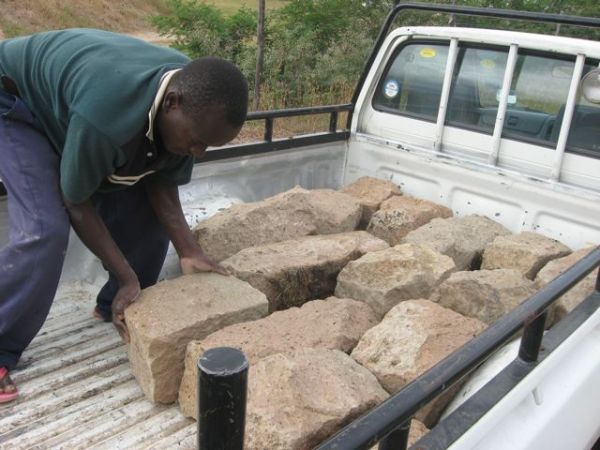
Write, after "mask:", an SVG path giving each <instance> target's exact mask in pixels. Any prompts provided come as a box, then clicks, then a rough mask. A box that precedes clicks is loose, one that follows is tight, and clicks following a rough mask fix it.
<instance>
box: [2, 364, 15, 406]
mask: <svg viewBox="0 0 600 450" xmlns="http://www.w3.org/2000/svg"><path fill="white" fill-rule="evenodd" d="M9 386H13V387H14V388H15V390H14V391H13V392H0V403H8V402H12V401H13V400H14V399H16V398H17V397H18V396H19V390H18V389H17V387H16V386H15V385H14V383H13V381H12V380H11V379H10V376H9V375H8V369H7V368H6V367H0V388H2V389H3V390H4V389H6V388H7V387H9Z"/></svg>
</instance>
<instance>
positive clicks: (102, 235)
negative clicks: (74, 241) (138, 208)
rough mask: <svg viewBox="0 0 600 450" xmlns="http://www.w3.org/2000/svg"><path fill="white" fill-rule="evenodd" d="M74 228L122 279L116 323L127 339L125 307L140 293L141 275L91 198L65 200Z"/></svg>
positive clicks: (114, 306)
mask: <svg viewBox="0 0 600 450" xmlns="http://www.w3.org/2000/svg"><path fill="white" fill-rule="evenodd" d="M65 205H66V207H67V211H68V213H69V216H70V218H71V225H72V226H73V229H74V230H75V232H76V233H77V235H78V236H79V238H80V239H81V240H82V242H83V243H84V244H85V246H86V247H87V248H89V249H90V250H91V251H92V252H93V253H94V254H95V255H96V256H97V257H98V258H100V260H101V261H102V263H103V264H104V265H105V266H106V268H107V270H108V271H109V272H110V273H112V274H113V275H114V276H115V277H116V278H117V280H118V282H119V290H118V291H117V294H116V296H115V298H114V299H113V303H112V316H113V324H114V325H115V327H116V328H117V330H118V332H119V334H120V335H121V337H122V338H123V340H124V341H125V342H129V333H128V331H127V327H126V325H125V316H124V312H125V308H126V307H127V306H128V305H129V304H130V303H132V302H134V301H135V299H136V298H137V297H138V296H139V295H140V283H139V281H138V278H137V275H136V274H135V272H134V271H133V269H132V268H131V266H130V265H129V263H128V262H127V260H126V259H125V257H124V256H123V253H121V250H119V247H118V246H117V244H116V243H115V241H114V240H113V238H112V237H111V235H110V233H109V232H108V229H107V228H106V225H104V222H103V221H102V219H101V218H100V216H99V215H98V213H97V212H96V208H95V207H94V205H93V204H92V202H91V201H90V200H86V201H84V202H83V203H77V204H74V203H70V202H68V201H66V200H65Z"/></svg>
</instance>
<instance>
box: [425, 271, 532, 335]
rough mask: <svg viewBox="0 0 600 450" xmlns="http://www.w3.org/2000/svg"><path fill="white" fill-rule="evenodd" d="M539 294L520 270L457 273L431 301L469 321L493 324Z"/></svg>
mask: <svg viewBox="0 0 600 450" xmlns="http://www.w3.org/2000/svg"><path fill="white" fill-rule="evenodd" d="M535 292H536V288H535V284H534V283H533V281H531V280H528V279H527V278H525V277H524V276H523V274H522V273H520V272H519V271H517V270H514V269H496V270H476V271H473V272H456V273H453V274H452V275H450V277H449V278H448V279H447V280H446V281H444V282H443V283H442V284H440V285H439V286H438V287H437V288H436V289H435V291H434V292H433V294H432V295H431V300H432V301H434V302H437V303H439V304H440V305H442V306H445V307H446V308H450V309H452V310H453V311H456V312H458V313H460V314H462V315H464V316H467V317H475V318H477V319H479V320H481V321H483V322H485V323H487V324H491V323H493V322H495V321H496V320H498V319H499V318H500V317H502V316H503V315H504V314H506V313H507V312H509V311H511V310H512V309H514V308H515V307H516V306H517V305H519V304H520V303H521V302H522V301H523V300H525V299H527V298H528V297H530V296H531V295H533V294H534V293H535Z"/></svg>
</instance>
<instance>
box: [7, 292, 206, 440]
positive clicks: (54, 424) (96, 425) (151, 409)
mask: <svg viewBox="0 0 600 450" xmlns="http://www.w3.org/2000/svg"><path fill="white" fill-rule="evenodd" d="M97 290H98V288H97V287H96V286H93V285H89V284H83V283H67V284H65V285H62V286H61V288H60V290H59V292H58V295H57V297H56V299H55V301H54V304H53V306H52V309H51V311H50V315H49V317H48V320H47V321H46V323H45V324H44V327H43V328H42V330H41V331H40V333H39V334H38V335H37V336H36V338H35V339H34V340H33V342H32V343H31V345H30V346H29V347H28V348H27V350H26V351H25V353H24V354H23V357H22V359H21V361H20V363H19V366H18V369H17V370H15V371H14V372H12V376H13V379H14V380H15V382H16V383H17V385H18V387H19V391H20V393H21V395H20V397H19V400H18V401H16V402H14V403H10V404H6V405H0V448H1V449H11V450H12V449H69V450H72V449H157V450H158V449H184V448H185V449H192V448H195V446H196V423H195V422H194V421H192V420H190V419H186V418H185V417H184V416H183V415H182V414H181V413H180V411H179V408H178V406H177V405H170V406H164V405H155V404H153V403H152V402H150V401H148V400H147V399H146V398H145V397H144V394H143V393H142V390H141V389H140V387H139V386H138V384H137V382H136V380H135V378H134V377H133V374H132V372H131V369H130V367H129V361H128V359H127V349H126V346H125V345H124V344H123V343H122V341H121V339H120V337H119V335H118V333H117V332H116V330H115V329H114V327H113V325H112V324H110V323H103V322H101V321H99V320H98V319H95V318H93V317H92V315H91V312H92V309H93V306H94V304H95V301H94V298H95V293H96V292H97Z"/></svg>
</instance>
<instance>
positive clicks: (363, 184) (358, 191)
mask: <svg viewBox="0 0 600 450" xmlns="http://www.w3.org/2000/svg"><path fill="white" fill-rule="evenodd" d="M340 192H343V193H344V194H348V195H350V196H352V197H354V198H355V199H356V200H358V202H359V203H360V204H361V206H362V211H363V213H362V218H361V220H360V225H359V226H360V227H361V228H362V229H364V228H366V226H367V224H368V223H369V221H370V220H371V216H372V215H373V213H374V212H375V211H377V210H378V209H379V207H380V205H381V204H382V202H383V201H384V200H386V199H389V198H390V197H391V198H393V197H394V196H399V195H402V192H400V189H399V188H398V186H396V185H395V184H394V183H392V182H391V181H386V180H380V179H378V178H373V177H361V178H359V179H358V180H356V181H355V182H354V183H351V184H349V185H347V186H344V187H343V188H342V189H340Z"/></svg>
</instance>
